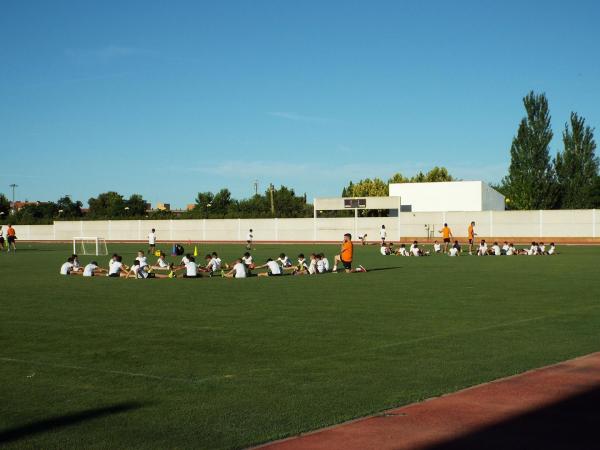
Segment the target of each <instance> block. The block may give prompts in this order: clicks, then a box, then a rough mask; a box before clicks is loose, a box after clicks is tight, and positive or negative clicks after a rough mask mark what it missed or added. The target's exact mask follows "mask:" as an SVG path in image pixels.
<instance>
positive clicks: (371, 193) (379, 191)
mask: <svg viewBox="0 0 600 450" xmlns="http://www.w3.org/2000/svg"><path fill="white" fill-rule="evenodd" d="M388 192H389V189H388V184H387V183H386V182H385V181H383V180H381V179H380V178H373V179H372V180H371V179H370V178H365V179H364V180H360V181H359V182H358V183H352V182H350V183H349V184H348V186H347V187H346V188H344V190H343V191H342V196H344V197H385V196H387V195H388ZM344 194H345V195H344Z"/></svg>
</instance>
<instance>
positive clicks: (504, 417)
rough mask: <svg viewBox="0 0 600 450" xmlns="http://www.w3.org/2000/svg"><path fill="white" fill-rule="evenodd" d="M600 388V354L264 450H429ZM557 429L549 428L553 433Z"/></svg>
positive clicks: (266, 447) (438, 398) (389, 412)
mask: <svg viewBox="0 0 600 450" xmlns="http://www.w3.org/2000/svg"><path fill="white" fill-rule="evenodd" d="M599 385H600V352H599V353H593V354H591V355H587V356H583V357H580V358H576V359H572V360H569V361H565V362H562V363H559V364H556V365H552V366H547V367H544V368H541V369H535V370H532V371H529V372H525V373H523V374H520V375H515V376H512V377H508V378H502V379H500V380H497V381H492V382H490V383H486V384H482V385H478V386H475V387H471V388H468V389H464V390H462V391H458V392H456V393H453V394H448V395H444V396H442V397H437V398H433V399H430V400H426V401H424V402H420V403H414V404H411V405H408V406H404V407H401V408H397V409H393V410H389V411H386V412H385V413H382V414H379V415H376V416H371V417H366V418H364V419H358V420H355V421H352V422H348V423H345V424H341V425H337V426H334V427H331V428H327V429H324V430H320V431H316V432H313V433H310V434H307V435H302V436H299V437H292V438H288V439H285V440H281V441H275V442H272V443H269V444H266V445H264V446H261V447H259V448H262V449H269V450H297V449H303V450H304V449H311V450H336V449H344V450H353V449H356V450H358V449H360V450H364V449H377V450H386V449H390V450H391V449H393V450H408V449H410V450H417V449H425V448H427V447H431V446H434V445H442V444H444V443H447V442H451V441H453V440H456V439H459V438H462V437H464V436H467V435H470V434H472V433H475V432H478V431H480V430H482V429H483V428H486V427H490V426H494V425H497V424H500V423H503V422H506V421H508V420H511V419H513V418H515V417H517V416H521V415H523V414H527V413H531V412H533V411H536V410H539V409H541V408H545V407H548V406H550V405H553V404H555V403H557V402H560V401H564V400H566V399H569V398H571V397H573V396H575V395H578V394H582V393H584V392H586V391H589V390H590V389H592V388H598V386H599ZM552 426H553V424H551V423H549V424H548V427H549V428H551V427H552ZM574 444H575V442H574ZM575 445H576V444H575Z"/></svg>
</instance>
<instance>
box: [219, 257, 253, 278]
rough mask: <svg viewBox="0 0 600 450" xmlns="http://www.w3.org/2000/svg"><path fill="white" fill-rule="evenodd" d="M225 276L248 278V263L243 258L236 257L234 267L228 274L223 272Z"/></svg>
mask: <svg viewBox="0 0 600 450" xmlns="http://www.w3.org/2000/svg"><path fill="white" fill-rule="evenodd" d="M223 276H224V277H226V278H246V277H247V276H248V274H247V273H246V265H245V264H244V263H243V262H242V260H241V259H236V260H235V262H234V263H233V267H232V269H231V270H230V271H229V272H227V273H226V274H223Z"/></svg>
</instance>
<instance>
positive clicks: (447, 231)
mask: <svg viewBox="0 0 600 450" xmlns="http://www.w3.org/2000/svg"><path fill="white" fill-rule="evenodd" d="M439 233H442V237H443V238H444V253H447V252H448V246H449V245H450V239H451V238H452V230H450V227H449V226H448V224H447V223H445V224H444V228H442V229H441V230H440V231H439Z"/></svg>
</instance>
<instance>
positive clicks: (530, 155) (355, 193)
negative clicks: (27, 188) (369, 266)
mask: <svg viewBox="0 0 600 450" xmlns="http://www.w3.org/2000/svg"><path fill="white" fill-rule="evenodd" d="M523 106H524V108H525V115H524V117H523V118H522V119H521V122H520V123H519V126H518V129H517V133H516V135H515V136H514V137H513V140H512V144H511V147H510V166H509V168H508V174H507V175H506V176H505V177H504V178H502V180H501V181H500V182H499V183H497V184H493V185H492V186H493V187H494V188H495V189H497V190H498V191H500V192H501V193H502V194H504V195H505V197H506V202H507V204H506V205H507V208H508V209H587V208H597V207H600V173H599V160H598V157H597V156H596V141H595V139H594V131H595V129H594V128H592V127H590V126H589V125H587V124H586V121H585V119H584V118H583V117H582V116H580V115H579V114H577V113H576V112H572V113H571V115H570V117H569V120H568V121H567V122H566V123H565V125H564V129H563V132H562V149H561V150H560V151H559V152H558V153H557V154H556V156H555V157H554V158H552V157H551V155H550V143H551V141H552V138H553V137H554V134H553V132H552V127H551V116H550V109H549V106H548V99H547V98H546V95H545V94H543V93H541V94H536V93H535V92H533V91H531V92H529V93H528V94H527V95H526V96H525V97H524V98H523ZM455 180H456V178H454V177H453V176H452V175H451V174H450V173H449V172H448V169H446V168H445V167H437V166H436V167H434V168H433V169H431V170H430V171H428V172H426V173H423V172H421V171H419V172H418V173H416V174H415V175H414V176H412V177H405V176H404V175H402V174H401V173H396V174H394V175H392V176H391V177H390V178H389V179H388V180H387V181H384V180H383V179H380V178H373V179H371V178H365V179H362V180H359V181H358V182H352V181H350V182H349V183H348V185H347V186H345V187H344V188H343V189H342V192H341V194H342V196H343V197H366V196H387V195H389V189H388V185H389V183H422V182H439V181H455ZM88 205H89V209H88V210H87V211H85V213H84V210H83V203H82V202H81V201H73V200H71V198H70V197H69V196H64V197H61V198H59V199H58V200H57V201H56V202H36V203H31V204H27V205H26V206H24V207H22V208H21V209H19V210H18V211H13V210H12V209H11V206H10V202H9V201H8V199H7V198H6V196H5V195H4V194H2V193H0V222H2V221H11V222H12V223H28V224H41V223H52V221H53V220H73V219H89V220H106V219H141V218H151V219H168V218H181V219H196V218H220V219H222V218H269V217H282V218H293V217H312V214H313V208H312V205H311V204H310V203H308V202H307V201H306V194H304V195H297V194H296V193H295V192H294V190H293V189H290V188H288V187H286V186H280V187H279V188H275V187H274V186H269V188H268V189H267V190H266V191H265V192H264V193H256V194H255V195H253V196H251V197H249V198H245V199H235V198H233V197H232V195H231V192H230V191H229V190H228V189H226V188H223V189H221V190H219V191H218V192H216V193H213V192H199V193H198V195H197V196H196V199H195V204H194V208H193V209H191V210H189V211H184V212H181V213H177V214H175V213H174V212H172V211H158V210H149V209H148V207H147V205H148V204H147V202H146V201H145V200H144V198H143V197H142V196H141V195H139V194H133V195H131V196H130V197H129V198H125V197H124V196H123V195H121V194H119V193H118V192H113V191H110V192H104V193H101V194H99V195H98V196H97V197H92V198H90V199H89V200H88ZM342 214H343V213H342ZM369 214H377V212H369Z"/></svg>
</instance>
